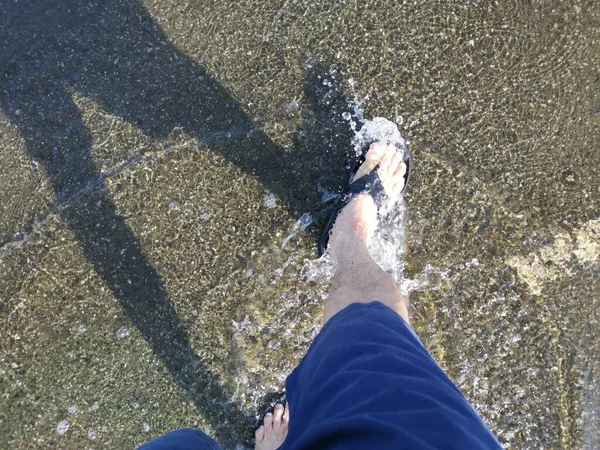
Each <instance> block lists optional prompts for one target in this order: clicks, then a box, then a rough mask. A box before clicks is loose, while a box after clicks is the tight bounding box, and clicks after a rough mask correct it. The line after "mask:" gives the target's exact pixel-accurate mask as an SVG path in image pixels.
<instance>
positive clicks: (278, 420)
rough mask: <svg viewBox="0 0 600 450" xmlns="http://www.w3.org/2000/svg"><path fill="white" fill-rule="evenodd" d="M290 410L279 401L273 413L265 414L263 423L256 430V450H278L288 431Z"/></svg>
mask: <svg viewBox="0 0 600 450" xmlns="http://www.w3.org/2000/svg"><path fill="white" fill-rule="evenodd" d="M289 421H290V410H289V408H287V407H286V408H284V407H283V405H282V404H280V403H277V404H276V405H275V409H274V410H273V414H271V413H268V414H265V418H264V420H263V424H262V425H261V426H260V427H259V428H258V430H256V433H255V438H256V446H255V447H254V448H255V450H276V449H278V448H279V447H281V444H283V441H285V437H286V436H287V432H288V422H289Z"/></svg>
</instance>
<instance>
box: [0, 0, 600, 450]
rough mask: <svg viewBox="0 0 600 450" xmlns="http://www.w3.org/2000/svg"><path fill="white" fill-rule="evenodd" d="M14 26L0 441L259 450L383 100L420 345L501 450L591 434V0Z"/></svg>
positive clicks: (81, 12) (321, 289)
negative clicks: (192, 437)
mask: <svg viewBox="0 0 600 450" xmlns="http://www.w3.org/2000/svg"><path fill="white" fill-rule="evenodd" d="M0 42H1V43H2V45H0V74H1V75H0V76H1V78H0V109H1V112H0V138H1V139H0V152H1V154H2V161H3V164H2V165H1V166H0V242H1V243H2V248H1V249H0V274H1V275H0V329H1V330H2V332H1V342H0V376H1V377H2V383H0V386H1V387H0V389H1V390H2V392H1V394H2V395H0V413H1V414H0V416H1V417H2V419H1V420H0V447H2V448H15V449H20V448H29V447H32V446H33V447H36V448H51V447H60V448H94V449H99V448H131V447H134V446H135V445H138V444H140V443H142V442H144V441H145V440H147V439H150V438H151V437H153V436H156V435H158V434H160V433H162V432H165V431H167V430H169V429H173V428H177V427H182V426H200V427H202V428H203V429H205V430H206V431H207V432H209V433H210V434H211V435H213V436H216V437H217V439H218V440H219V441H220V442H221V443H222V444H223V445H224V447H225V448H235V447H236V445H238V444H240V443H241V445H244V446H246V447H250V446H251V432H252V424H253V423H254V419H255V418H256V417H257V415H258V414H260V412H261V408H262V404H264V403H265V402H268V400H270V399H271V400H272V398H275V397H273V396H271V397H269V398H266V399H265V394H266V393H277V392H280V391H281V390H282V388H283V381H284V379H285V377H286V375H287V374H288V373H289V372H290V370H292V368H293V367H294V366H295V364H296V363H297V362H298V360H299V358H301V356H302V355H303V353H304V352H305V351H306V349H307V348H308V346H309V345H310V342H311V341H312V339H313V338H314V336H315V335H316V333H317V332H318V330H319V328H320V324H321V316H320V314H321V313H320V312H321V308H322V304H323V301H324V297H325V295H326V293H327V289H328V279H327V276H325V275H326V273H327V270H328V269H327V268H328V267H329V270H330V266H328V265H327V262H326V261H319V262H315V260H316V259H317V257H316V242H317V239H318V237H319V234H320V229H321V226H322V225H323V223H324V221H325V220H326V218H327V216H328V213H329V211H330V206H331V205H332V204H333V202H334V201H335V198H336V195H338V193H339V192H340V190H341V189H342V186H343V185H344V182H345V177H346V167H347V165H348V162H349V160H350V156H351V155H352V152H353V151H355V149H354V147H353V137H355V132H356V131H358V132H360V127H361V124H362V121H363V120H365V119H367V118H373V117H385V118H387V119H388V120H391V121H393V122H394V123H396V124H398V127H399V129H400V133H401V134H402V136H403V137H404V138H405V139H406V141H407V143H408V145H409V148H410V150H411V153H412V155H413V158H414V163H415V168H414V172H413V178H412V179H411V181H410V186H409V189H408V190H407V191H406V194H405V195H404V197H403V200H402V202H400V203H399V204H398V205H397V208H396V209H395V210H394V213H393V214H392V215H391V216H390V217H389V219H388V220H389V222H388V223H387V224H386V225H385V226H383V227H381V228H380V230H379V231H378V237H377V238H376V239H375V240H374V241H373V245H374V248H373V251H374V253H375V254H376V255H377V257H378V259H379V261H381V263H382V264H383V265H384V266H385V268H386V270H388V271H390V273H391V274H392V275H393V276H394V277H395V278H396V280H397V282H398V283H399V285H400V286H401V287H402V289H403V290H404V292H406V294H407V295H408V297H409V298H408V301H409V304H410V310H411V315H412V319H413V324H414V326H415V329H416V330H417V332H418V333H419V335H420V337H421V339H422V340H423V342H424V344H425V345H426V346H427V348H428V349H430V351H431V352H432V354H433V355H434V357H435V358H436V359H437V360H438V361H439V362H440V364H441V366H442V367H443V368H444V369H445V370H446V371H447V372H448V374H449V375H450V376H451V378H452V379H453V380H454V381H455V382H456V383H457V384H458V386H459V387H460V388H461V389H462V390H463V392H465V394H466V396H467V397H468V398H469V400H471V401H472V402H473V404H474V405H475V407H476V408H477V410H478V411H479V412H480V413H481V415H482V416H483V417H484V419H485V420H486V422H487V423H488V424H489V425H490V427H491V428H492V429H493V430H494V432H496V433H497V434H498V436H499V438H500V440H501V442H502V443H503V444H504V445H505V446H506V447H507V448H563V449H573V448H590V449H591V448H596V447H598V442H599V437H598V436H599V433H600V431H599V430H600V422H599V417H600V415H599V411H598V404H599V403H598V392H599V388H598V380H599V374H598V367H600V366H599V362H600V360H599V358H600V348H599V347H598V342H600V336H599V334H600V327H599V316H598V314H599V311H600V308H598V302H599V298H600V284H599V282H600V277H599V276H598V274H599V273H600V270H599V268H600V267H599V264H600V261H599V256H598V255H600V248H599V245H600V244H599V236H600V230H599V228H598V226H599V225H598V223H599V222H598V221H599V211H600V207H599V199H600V173H599V170H600V159H599V158H600V148H599V147H598V142H600V114H599V111H600V109H599V108H600V86H599V84H598V83H599V81H598V73H597V67H599V66H600V48H599V42H600V10H599V8H598V5H597V4H595V3H593V2H592V3H590V2H582V1H581V2H580V1H576V2H567V3H565V2H559V1H547V2H521V1H513V2H499V3H493V4H492V3H489V2H478V1H469V2H461V3H453V2H419V3H416V2H392V3H381V2H373V1H368V0H367V1H363V2H353V1H349V2H343V3H339V2H333V3H323V2H313V1H310V0H302V1H298V2H264V1H258V0H257V1H249V2H214V3H211V2H204V3H202V4H199V3H198V2H187V1H183V2H173V1H171V0H149V1H144V2H143V3H139V2H137V1H133V0H113V1H109V2H94V1H92V2H86V4H85V5H83V4H80V2H75V1H70V0H61V1H48V0H45V1H41V0H39V1H38V0H32V1H29V2H27V3H24V2H16V3H15V2H3V3H0ZM352 123H354V129H353V126H352Z"/></svg>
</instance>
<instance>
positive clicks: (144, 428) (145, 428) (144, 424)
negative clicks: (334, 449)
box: [142, 422, 150, 433]
mask: <svg viewBox="0 0 600 450" xmlns="http://www.w3.org/2000/svg"><path fill="white" fill-rule="evenodd" d="M142 429H143V430H144V433H147V432H148V431H150V425H148V424H147V423H146V422H144V423H143V424H142Z"/></svg>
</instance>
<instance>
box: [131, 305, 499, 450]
mask: <svg viewBox="0 0 600 450" xmlns="http://www.w3.org/2000/svg"><path fill="white" fill-rule="evenodd" d="M286 394H287V399H288V403H289V408H290V417H291V419H290V423H289V428H288V436H287V438H286V440H285V443H284V444H283V446H282V447H281V448H282V449H285V450H292V449H293V450H300V449H303V450H304V449H317V448H318V449H360V450H365V449H374V448H386V449H387V448H390V449H419V450H421V449H481V448H484V449H498V448H502V447H501V446H500V444H499V443H498V441H497V440H496V438H495V437H494V435H493V434H492V433H491V432H490V431H489V429H488V428H487V427H486V426H485V424H484V423H483V422H482V420H481V419H480V418H479V416H478V415H477V413H476V412H475V410H474V409H473V407H472V406H471V405H470V404H469V402H468V401H467V400H466V399H465V397H464V396H463V395H462V393H461V392H460V391H459V390H458V388H457V387H456V386H454V384H453V383H452V382H451V381H450V379H449V378H448V377H447V376H446V374H445V373H444V372H443V371H442V369H440V367H439V366H438V365H437V363H436V362H435V361H434V359H433V358H432V357H431V355H430V354H429V353H428V352H427V350H425V348H424V347H423V345H422V344H421V341H420V340H419V338H418V337H417V335H416V334H415V332H414V331H413V330H412V328H411V327H410V326H409V325H408V324H406V322H405V321H404V320H403V319H402V318H401V317H400V316H399V315H398V314H397V313H396V312H394V311H393V310H392V309H390V308H388V307H387V306H385V305H383V304H382V303H380V302H372V303H367V304H352V305H350V306H348V307H347V308H345V309H344V310H343V311H341V312H339V313H337V314H336V315H335V316H333V317H332V318H331V319H330V320H329V322H327V324H325V326H324V327H323V329H322V330H321V332H320V333H319V335H318V336H317V337H316V339H315V340H314V342H313V343H312V345H311V346H310V349H309V350H308V353H307V354H306V355H305V356H304V358H303V359H302V361H301V362H300V364H299V365H298V367H296V369H294V371H293V372H292V373H291V375H290V376H289V377H288V379H287V381H286ZM189 433H190V430H189V429H187V430H178V431H174V432H171V433H168V434H166V435H164V436H161V437H159V438H157V439H154V440H153V441H150V442H149V443H147V444H145V445H143V446H142V447H141V448H143V449H144V450H157V449H167V448H168V449H213V448H216V447H210V446H208V445H215V443H214V441H212V440H210V442H209V443H208V444H206V443H203V441H202V442H201V441H200V440H193V439H192V438H190V435H189ZM202 437H203V438H207V437H206V436H205V435H203V436H202ZM167 439H168V441H167ZM174 439H175V440H174ZM177 439H179V440H177Z"/></svg>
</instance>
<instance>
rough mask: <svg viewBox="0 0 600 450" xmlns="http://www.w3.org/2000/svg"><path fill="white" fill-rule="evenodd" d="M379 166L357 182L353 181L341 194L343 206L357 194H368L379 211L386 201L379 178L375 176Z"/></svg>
mask: <svg viewBox="0 0 600 450" xmlns="http://www.w3.org/2000/svg"><path fill="white" fill-rule="evenodd" d="M378 168H379V165H378V166H377V167H375V168H374V169H373V170H372V171H371V172H369V173H368V174H366V175H363V176H362V177H360V178H359V179H358V180H354V181H353V182H352V183H351V184H350V185H349V186H348V187H347V188H346V190H345V191H344V193H343V194H342V202H343V204H344V205H345V204H347V203H348V202H349V201H350V199H351V198H352V197H354V196H356V195H358V194H368V195H370V196H371V197H373V200H374V201H375V204H376V205H377V209H378V210H380V209H381V207H382V206H383V204H384V202H385V201H386V200H387V194H386V193H385V190H384V188H383V183H382V182H381V178H379V175H378V174H377V169H378Z"/></svg>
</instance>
